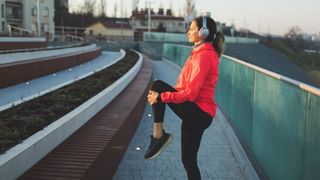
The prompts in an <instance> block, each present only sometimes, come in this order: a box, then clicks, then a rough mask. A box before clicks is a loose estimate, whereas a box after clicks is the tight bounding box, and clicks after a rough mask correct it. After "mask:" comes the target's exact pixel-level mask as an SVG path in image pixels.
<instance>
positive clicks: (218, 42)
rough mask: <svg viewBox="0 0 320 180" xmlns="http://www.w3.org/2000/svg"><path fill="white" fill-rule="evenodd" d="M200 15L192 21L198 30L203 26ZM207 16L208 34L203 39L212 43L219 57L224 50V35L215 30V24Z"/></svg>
mask: <svg viewBox="0 0 320 180" xmlns="http://www.w3.org/2000/svg"><path fill="white" fill-rule="evenodd" d="M202 18H203V17H202V16H199V17H196V18H195V19H194V21H195V22H196V24H197V26H198V30H200V29H201V27H202V26H203V24H202ZM206 18H207V28H208V30H209V36H208V37H207V38H206V39H205V41H208V42H212V45H213V47H214V49H215V50H216V52H217V53H218V56H219V57H220V56H221V55H222V53H223V51H224V36H223V34H222V33H221V32H219V31H217V24H216V22H215V21H214V20H213V19H212V18H211V17H206Z"/></svg>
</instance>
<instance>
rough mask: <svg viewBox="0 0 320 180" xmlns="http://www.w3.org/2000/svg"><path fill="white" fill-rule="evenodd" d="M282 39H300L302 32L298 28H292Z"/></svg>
mask: <svg viewBox="0 0 320 180" xmlns="http://www.w3.org/2000/svg"><path fill="white" fill-rule="evenodd" d="M284 37H285V38H287V39H292V40H298V39H302V30H301V28H300V27H299V26H292V27H291V28H289V31H288V32H287V33H286V34H285V35H284Z"/></svg>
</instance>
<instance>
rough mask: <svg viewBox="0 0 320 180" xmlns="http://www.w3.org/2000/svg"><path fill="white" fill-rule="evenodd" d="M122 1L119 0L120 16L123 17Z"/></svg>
mask: <svg viewBox="0 0 320 180" xmlns="http://www.w3.org/2000/svg"><path fill="white" fill-rule="evenodd" d="M124 6H125V4H124V1H123V0H120V17H123V16H124Z"/></svg>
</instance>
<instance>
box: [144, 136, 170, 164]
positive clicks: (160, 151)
mask: <svg viewBox="0 0 320 180" xmlns="http://www.w3.org/2000/svg"><path fill="white" fill-rule="evenodd" d="M172 140H173V136H172V135H170V137H169V139H168V140H167V142H166V143H164V145H163V146H162V147H161V148H160V150H159V151H158V152H157V153H156V154H154V155H153V156H151V157H150V158H146V159H149V160H151V159H154V158H156V157H158V156H159V155H160V154H161V153H162V151H163V150H164V149H165V148H166V147H167V146H168V145H169V144H171V142H172Z"/></svg>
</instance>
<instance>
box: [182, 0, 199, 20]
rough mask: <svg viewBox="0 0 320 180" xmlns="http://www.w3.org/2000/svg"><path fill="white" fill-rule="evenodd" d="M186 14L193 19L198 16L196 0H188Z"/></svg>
mask: <svg viewBox="0 0 320 180" xmlns="http://www.w3.org/2000/svg"><path fill="white" fill-rule="evenodd" d="M184 13H185V14H184V15H185V16H187V17H191V18H192V19H193V18H194V17H196V15H197V11H196V5H195V1H194V0H186V5H185V11H184Z"/></svg>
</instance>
